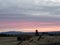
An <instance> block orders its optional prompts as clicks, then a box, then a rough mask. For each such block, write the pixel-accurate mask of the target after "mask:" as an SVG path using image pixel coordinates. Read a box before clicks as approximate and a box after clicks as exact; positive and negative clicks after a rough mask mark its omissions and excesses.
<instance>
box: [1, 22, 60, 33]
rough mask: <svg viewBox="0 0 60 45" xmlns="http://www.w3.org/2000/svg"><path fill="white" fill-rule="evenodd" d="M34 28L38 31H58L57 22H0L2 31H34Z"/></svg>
mask: <svg viewBox="0 0 60 45" xmlns="http://www.w3.org/2000/svg"><path fill="white" fill-rule="evenodd" d="M36 29H38V30H39V32H40V31H45V32H46V31H59V30H60V23H59V22H28V21H17V22H16V21H13V22H8V21H7V22H0V32H3V31H24V32H34V31H35V30H36Z"/></svg>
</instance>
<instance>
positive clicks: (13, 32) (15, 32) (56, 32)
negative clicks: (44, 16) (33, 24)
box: [0, 31, 60, 34]
mask: <svg viewBox="0 0 60 45" xmlns="http://www.w3.org/2000/svg"><path fill="white" fill-rule="evenodd" d="M41 33H42V32H39V34H41ZM45 33H47V34H60V31H54V32H45ZM0 34H35V32H18V31H8V32H1V33H0Z"/></svg>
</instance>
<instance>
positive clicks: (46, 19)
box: [0, 0, 60, 32]
mask: <svg viewBox="0 0 60 45" xmlns="http://www.w3.org/2000/svg"><path fill="white" fill-rule="evenodd" d="M36 29H38V31H39V32H47V31H60V0H0V32H5V31H23V32H34V31H35V30H36Z"/></svg>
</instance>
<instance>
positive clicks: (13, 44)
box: [0, 36, 60, 45]
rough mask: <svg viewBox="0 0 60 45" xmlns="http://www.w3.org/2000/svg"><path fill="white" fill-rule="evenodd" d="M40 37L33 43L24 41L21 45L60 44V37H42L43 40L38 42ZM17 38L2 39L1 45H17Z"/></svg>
mask: <svg viewBox="0 0 60 45" xmlns="http://www.w3.org/2000/svg"><path fill="white" fill-rule="evenodd" d="M38 37H39V36H35V37H33V38H31V39H33V41H32V42H28V41H29V40H27V41H24V42H23V43H21V44H20V45H45V44H49V43H56V42H60V36H57V37H56V36H42V38H41V40H39V41H37V39H38ZM17 43H18V41H17V37H0V45H17Z"/></svg>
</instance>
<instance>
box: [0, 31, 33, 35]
mask: <svg viewBox="0 0 60 45" xmlns="http://www.w3.org/2000/svg"><path fill="white" fill-rule="evenodd" d="M0 34H16V35H18V34H34V32H18V31H8V32H1V33H0Z"/></svg>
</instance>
